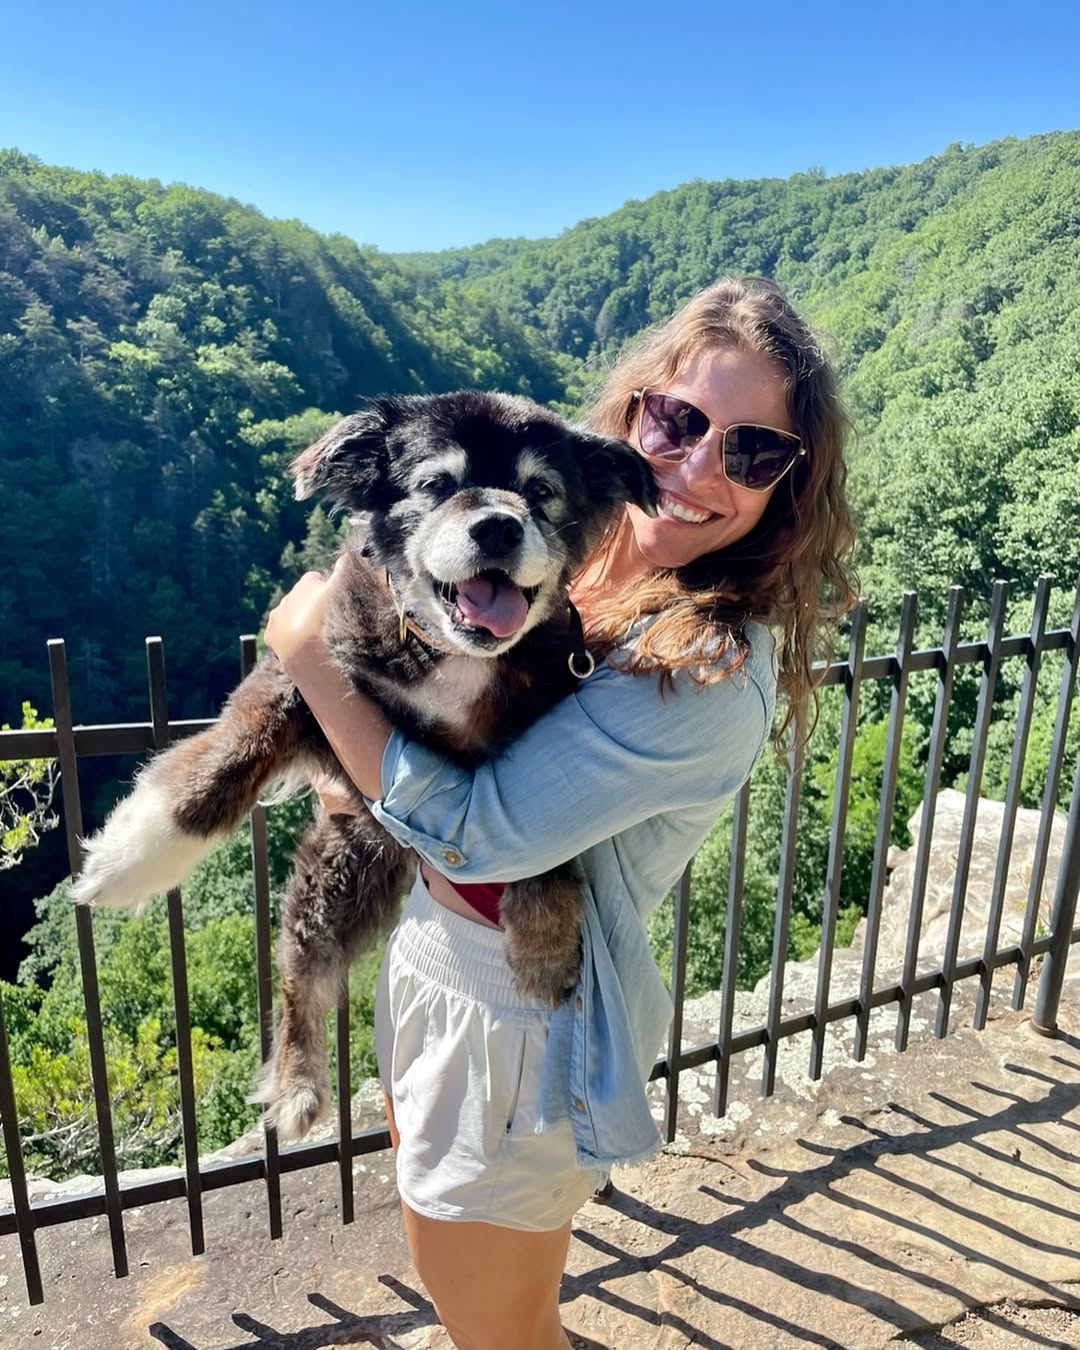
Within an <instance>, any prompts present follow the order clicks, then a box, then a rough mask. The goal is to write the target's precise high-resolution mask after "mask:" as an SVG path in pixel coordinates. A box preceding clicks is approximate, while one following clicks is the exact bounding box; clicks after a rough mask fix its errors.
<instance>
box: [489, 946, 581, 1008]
mask: <svg viewBox="0 0 1080 1350" xmlns="http://www.w3.org/2000/svg"><path fill="white" fill-rule="evenodd" d="M507 958H508V960H509V962H510V968H511V970H513V972H514V983H515V984H516V985H517V987H518V990H519V992H520V993H522V994H524V995H525V997H526V998H534V999H536V1000H537V1001H538V1002H540V1003H544V1004H546V1005H547V1007H549V1008H557V1007H558V1006H559V1004H560V1003H563V1002H565V1000H566V999H568V998H569V997H570V995H571V994H572V993H573V992H574V990H575V989H576V988H577V985H578V981H579V980H580V978H581V946H580V944H579V943H575V944H574V945H573V946H572V947H571V946H569V945H568V946H566V947H564V948H562V949H559V948H554V949H549V950H548V951H546V952H544V953H543V955H542V956H541V955H538V954H537V953H536V952H520V953H518V952H515V951H514V950H513V947H512V945H511V946H510V948H509V950H508V952H507Z"/></svg>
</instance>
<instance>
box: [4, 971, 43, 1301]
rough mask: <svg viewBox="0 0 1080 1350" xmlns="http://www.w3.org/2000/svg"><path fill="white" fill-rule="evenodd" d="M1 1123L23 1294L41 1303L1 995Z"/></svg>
mask: <svg viewBox="0 0 1080 1350" xmlns="http://www.w3.org/2000/svg"><path fill="white" fill-rule="evenodd" d="M0 1126H2V1127H3V1131H4V1148H5V1150H6V1152H7V1163H8V1177H9V1179H10V1181H11V1199H12V1201H13V1203H14V1205H15V1225H16V1227H17V1228H18V1231H19V1248H20V1250H21V1252H22V1263H23V1278H24V1279H25V1280H26V1296H27V1298H28V1299H29V1300H30V1302H31V1303H44V1301H45V1292H44V1289H43V1288H42V1284H41V1265H40V1263H39V1262H38V1253H37V1240H36V1238H35V1237H34V1212H33V1210H32V1209H31V1208H30V1195H29V1193H28V1191H27V1189H26V1169H25V1167H24V1166H23V1156H22V1142H21V1140H20V1139H19V1112H18V1108H17V1106H16V1103H15V1084H14V1082H13V1081H12V1077H11V1058H10V1055H9V1053H8V1040H7V1028H6V1026H5V1025H4V1000H3V997H2V996H0Z"/></svg>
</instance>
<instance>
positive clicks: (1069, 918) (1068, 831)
mask: <svg viewBox="0 0 1080 1350" xmlns="http://www.w3.org/2000/svg"><path fill="white" fill-rule="evenodd" d="M1078 891H1080V759H1077V761H1076V773H1075V774H1074V775H1073V788H1072V801H1071V802H1070V803H1069V821H1068V824H1067V825H1066V827H1065V842H1064V844H1063V845H1062V848H1061V867H1060V870H1059V871H1058V879H1057V886H1056V887H1055V889H1054V904H1053V908H1052V909H1051V911H1050V946H1049V948H1048V949H1047V952H1046V956H1045V957H1044V958H1043V968H1042V974H1041V975H1040V976H1039V987H1038V989H1037V990H1036V993H1035V1011H1034V1013H1032V1016H1031V1024H1032V1026H1033V1027H1034V1028H1035V1030H1036V1031H1041V1032H1042V1034H1043V1035H1044V1036H1056V1035H1057V1015H1058V1006H1059V1005H1060V1002H1061V985H1062V982H1063V981H1064V979H1065V965H1066V962H1067V961H1068V959H1069V943H1070V942H1071V941H1072V929H1073V923H1074V921H1075V919H1076V896H1077V892H1078Z"/></svg>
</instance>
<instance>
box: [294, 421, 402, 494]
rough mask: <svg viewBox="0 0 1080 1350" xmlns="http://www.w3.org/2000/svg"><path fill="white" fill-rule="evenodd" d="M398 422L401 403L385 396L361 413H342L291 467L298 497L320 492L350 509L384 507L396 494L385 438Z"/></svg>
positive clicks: (297, 457) (301, 453)
mask: <svg viewBox="0 0 1080 1350" xmlns="http://www.w3.org/2000/svg"><path fill="white" fill-rule="evenodd" d="M400 420H401V410H400V407H399V406H398V404H397V402H396V401H395V400H394V399H389V398H377V399H372V400H371V402H370V403H369V404H368V405H367V406H366V407H365V408H363V409H362V410H361V411H360V412H357V413H352V414H351V415H350V416H348V417H343V418H342V419H341V421H340V422H337V423H336V424H335V425H334V426H332V427H331V428H330V430H329V431H328V432H326V433H325V435H323V436H320V437H319V439H318V440H317V441H316V442H315V444H314V445H309V446H308V448H307V449H306V450H301V451H300V453H299V454H298V455H297V456H296V458H295V459H294V460H293V461H292V463H291V464H290V465H289V472H290V473H291V474H292V476H293V478H294V479H295V480H296V500H297V501H300V502H302V501H305V500H306V499H307V498H308V497H313V496H314V495H315V494H316V493H317V492H324V493H326V495H327V496H328V497H331V498H332V499H333V500H334V501H335V502H337V503H338V504H339V505H340V506H344V507H345V508H346V509H347V510H350V511H372V510H377V509H379V508H380V507H384V506H388V505H389V504H390V502H391V500H392V499H393V497H394V495H395V493H394V489H393V485H392V483H391V482H390V472H389V470H390V456H389V451H388V449H387V444H386V437H387V433H388V432H389V431H390V429H391V428H392V427H394V426H396V425H397V423H398V422H399V421H400Z"/></svg>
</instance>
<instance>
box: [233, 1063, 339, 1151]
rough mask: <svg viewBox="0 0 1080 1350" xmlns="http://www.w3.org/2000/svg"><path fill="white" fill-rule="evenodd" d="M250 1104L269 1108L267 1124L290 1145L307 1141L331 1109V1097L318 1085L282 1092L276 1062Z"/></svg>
mask: <svg viewBox="0 0 1080 1350" xmlns="http://www.w3.org/2000/svg"><path fill="white" fill-rule="evenodd" d="M248 1101H249V1102H259V1103H261V1104H262V1105H263V1106H265V1107H266V1113H265V1116H264V1119H265V1122H266V1124H267V1125H269V1126H270V1127H271V1128H273V1129H276V1130H277V1132H278V1134H279V1135H280V1136H281V1138H282V1139H283V1140H284V1141H286V1142H293V1141H295V1140H297V1139H303V1137H304V1135H305V1134H307V1132H308V1131H309V1130H310V1129H311V1127H312V1126H313V1125H315V1124H316V1123H317V1122H318V1121H320V1120H322V1118H323V1117H324V1116H325V1115H326V1114H327V1111H328V1109H329V1094H328V1093H327V1092H326V1091H325V1089H324V1090H322V1091H320V1088H319V1086H318V1085H317V1084H315V1083H293V1084H292V1085H291V1086H289V1087H287V1088H284V1089H280V1090H279V1088H278V1086H277V1084H276V1083H275V1081H274V1076H273V1066H272V1063H267V1064H265V1065H264V1066H263V1068H262V1071H261V1072H260V1074H259V1076H258V1078H257V1080H256V1084H255V1090H254V1091H253V1092H252V1093H251V1096H250V1097H248Z"/></svg>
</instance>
